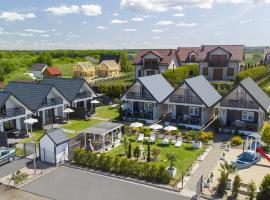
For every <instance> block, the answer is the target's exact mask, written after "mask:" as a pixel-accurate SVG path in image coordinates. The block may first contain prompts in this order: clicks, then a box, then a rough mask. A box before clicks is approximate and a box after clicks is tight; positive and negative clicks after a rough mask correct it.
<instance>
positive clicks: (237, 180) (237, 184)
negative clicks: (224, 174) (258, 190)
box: [232, 175, 241, 199]
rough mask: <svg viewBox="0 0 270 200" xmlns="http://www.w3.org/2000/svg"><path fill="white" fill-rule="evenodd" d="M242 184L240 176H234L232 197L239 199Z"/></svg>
mask: <svg viewBox="0 0 270 200" xmlns="http://www.w3.org/2000/svg"><path fill="white" fill-rule="evenodd" d="M240 186H241V179H240V176H239V175H236V176H235V177H234V181H233V188H232V197H233V198H234V199H237V197H238V194H239V189H240Z"/></svg>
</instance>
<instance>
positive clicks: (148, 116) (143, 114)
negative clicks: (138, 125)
mask: <svg viewBox="0 0 270 200" xmlns="http://www.w3.org/2000/svg"><path fill="white" fill-rule="evenodd" d="M123 118H124V119H125V120H127V119H131V120H133V121H134V120H138V119H143V120H153V111H138V112H136V111H134V112H132V111H123Z"/></svg>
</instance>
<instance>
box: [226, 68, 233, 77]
mask: <svg viewBox="0 0 270 200" xmlns="http://www.w3.org/2000/svg"><path fill="white" fill-rule="evenodd" d="M227 76H234V69H233V68H228V69H227Z"/></svg>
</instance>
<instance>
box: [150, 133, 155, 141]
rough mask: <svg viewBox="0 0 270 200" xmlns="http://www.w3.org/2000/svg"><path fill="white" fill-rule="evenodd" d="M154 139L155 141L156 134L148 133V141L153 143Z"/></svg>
mask: <svg viewBox="0 0 270 200" xmlns="http://www.w3.org/2000/svg"><path fill="white" fill-rule="evenodd" d="M155 141H156V135H155V134H151V135H150V139H149V142H150V143H155Z"/></svg>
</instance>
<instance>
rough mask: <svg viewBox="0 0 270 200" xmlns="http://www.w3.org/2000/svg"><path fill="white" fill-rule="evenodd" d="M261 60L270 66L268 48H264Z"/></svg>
mask: <svg viewBox="0 0 270 200" xmlns="http://www.w3.org/2000/svg"><path fill="white" fill-rule="evenodd" d="M263 61H264V63H265V64H267V66H268V68H270V48H266V49H264V56H263Z"/></svg>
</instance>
